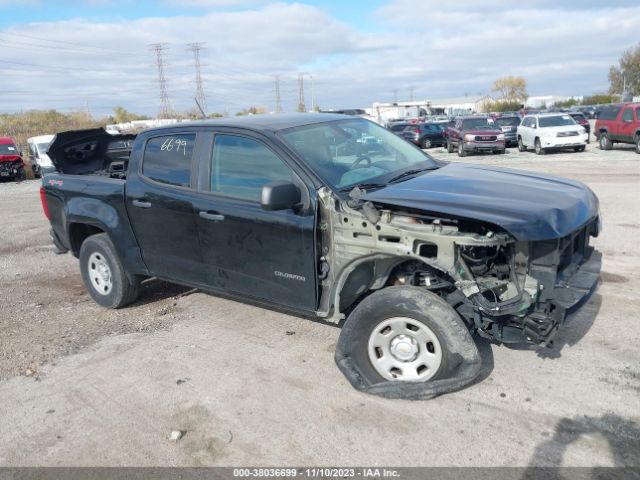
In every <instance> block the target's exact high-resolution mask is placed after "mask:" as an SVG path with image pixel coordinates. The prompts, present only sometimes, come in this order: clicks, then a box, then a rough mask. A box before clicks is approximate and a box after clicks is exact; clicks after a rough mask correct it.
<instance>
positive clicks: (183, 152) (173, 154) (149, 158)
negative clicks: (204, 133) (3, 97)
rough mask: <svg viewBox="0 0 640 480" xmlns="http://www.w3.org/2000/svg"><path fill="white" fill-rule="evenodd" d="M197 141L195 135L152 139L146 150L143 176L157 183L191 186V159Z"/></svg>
mask: <svg viewBox="0 0 640 480" xmlns="http://www.w3.org/2000/svg"><path fill="white" fill-rule="evenodd" d="M195 141H196V135H195V134H194V133H177V134H175V135H164V136H162V137H154V138H151V139H150V140H149V141H148V142H147V145H146V146H145V149H144V157H143V159H142V174H143V175H144V176H145V177H147V178H150V179H151V180H155V181H156V182H161V183H166V184H168V185H177V186H180V187H188V186H190V185H191V157H192V156H193V146H194V144H195Z"/></svg>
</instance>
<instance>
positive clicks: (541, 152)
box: [535, 138, 547, 155]
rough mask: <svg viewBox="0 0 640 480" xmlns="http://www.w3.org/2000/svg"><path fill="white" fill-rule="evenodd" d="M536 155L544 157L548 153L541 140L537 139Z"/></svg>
mask: <svg viewBox="0 0 640 480" xmlns="http://www.w3.org/2000/svg"><path fill="white" fill-rule="evenodd" d="M535 148H536V155H544V154H545V153H547V152H546V151H545V149H544V148H542V144H541V143H540V139H539V138H536V142H535Z"/></svg>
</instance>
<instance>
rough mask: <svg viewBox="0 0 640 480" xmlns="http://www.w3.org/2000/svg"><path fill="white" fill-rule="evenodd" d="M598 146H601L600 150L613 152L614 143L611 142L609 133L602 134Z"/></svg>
mask: <svg viewBox="0 0 640 480" xmlns="http://www.w3.org/2000/svg"><path fill="white" fill-rule="evenodd" d="M598 145H599V146H600V150H611V149H612V148H613V142H611V139H610V138H609V134H608V133H607V132H602V133H600V139H599V141H598Z"/></svg>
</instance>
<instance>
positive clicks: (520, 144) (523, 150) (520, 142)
mask: <svg viewBox="0 0 640 480" xmlns="http://www.w3.org/2000/svg"><path fill="white" fill-rule="evenodd" d="M518 151H519V152H526V151H527V147H525V146H524V143H523V142H522V137H518Z"/></svg>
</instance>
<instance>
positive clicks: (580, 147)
mask: <svg viewBox="0 0 640 480" xmlns="http://www.w3.org/2000/svg"><path fill="white" fill-rule="evenodd" d="M584 149H585V146H584V145H581V146H579V147H573V150H574V151H576V152H584Z"/></svg>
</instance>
